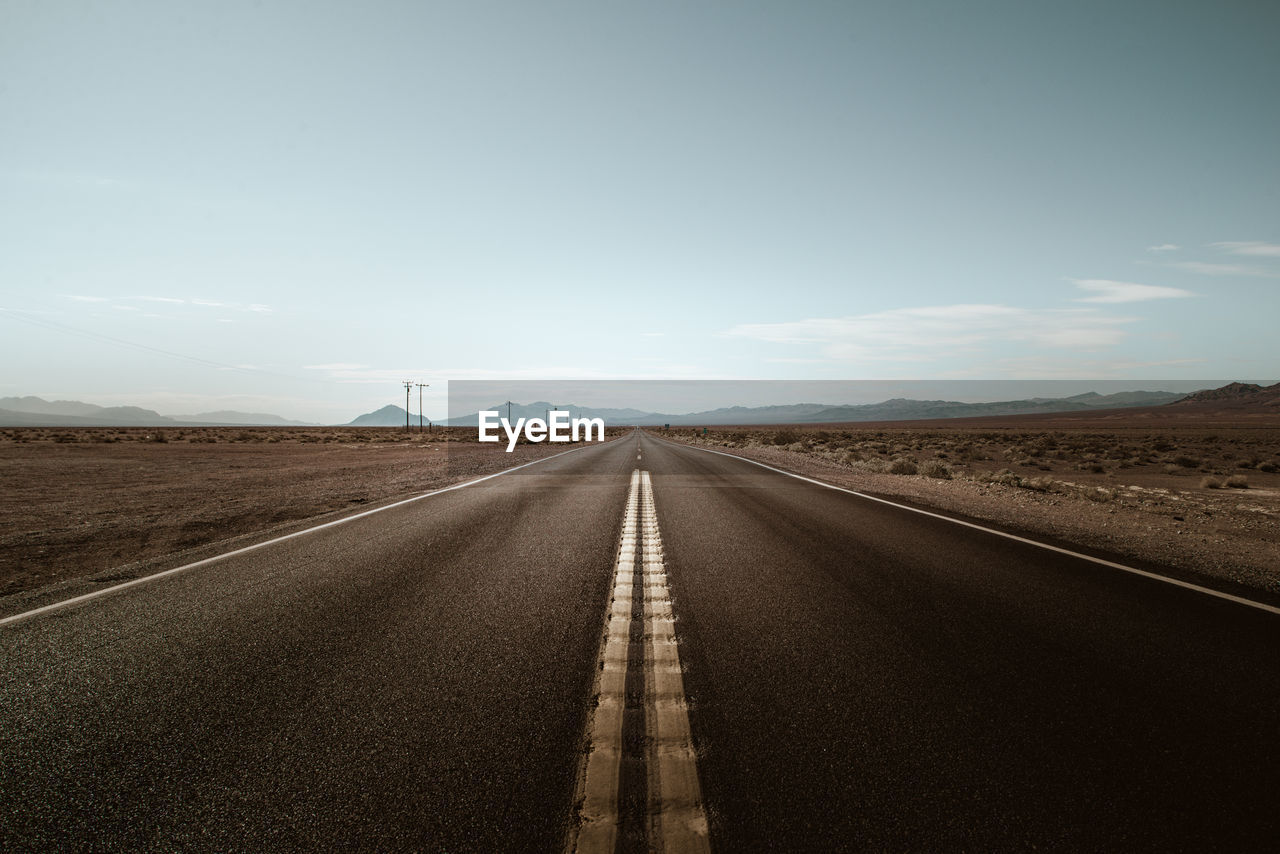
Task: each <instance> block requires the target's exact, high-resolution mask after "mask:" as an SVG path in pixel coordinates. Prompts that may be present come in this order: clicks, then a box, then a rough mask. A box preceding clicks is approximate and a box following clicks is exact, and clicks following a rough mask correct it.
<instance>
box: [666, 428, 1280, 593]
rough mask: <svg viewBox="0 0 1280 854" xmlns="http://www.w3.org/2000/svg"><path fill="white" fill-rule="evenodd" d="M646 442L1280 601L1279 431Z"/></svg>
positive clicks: (762, 432)
mask: <svg viewBox="0 0 1280 854" xmlns="http://www.w3.org/2000/svg"><path fill="white" fill-rule="evenodd" d="M655 435H658V436H661V437H663V438H668V439H673V440H676V441H680V442H683V443H686V444H691V445H695V446H700V447H706V448H710V449H712V450H717V451H722V452H725V453H730V454H735V455H738V456H742V457H745V458H747V459H752V460H756V461H758V462H762V463H766V464H768V465H772V466H775V467H777V468H781V469H785V470H787V471H791V472H795V473H796V474H801V475H805V476H808V477H813V478H816V479H819V480H823V481H826V482H828V483H832V484H835V485H838V486H843V487H846V488H849V489H855V490H858V491H860V492H866V493H869V494H872V495H878V496H883V497H888V498H896V499H901V500H903V501H904V502H906V503H910V504H913V505H916V506H920V507H924V508H933V509H936V510H939V511H941V512H943V513H947V514H953V515H957V516H963V517H966V518H970V519H975V520H982V521H986V522H990V523H994V525H995V526H996V527H1001V528H1004V529H1008V530H1011V531H1018V532H1026V533H1030V534H1035V535H1040V536H1043V537H1045V538H1047V539H1048V540H1050V541H1053V542H1056V543H1060V544H1066V545H1076V546H1079V547H1081V548H1084V549H1089V550H1097V551H1100V552H1104V553H1107V554H1110V555H1118V556H1121V557H1125V558H1129V559H1131V560H1133V561H1135V562H1139V563H1145V564H1150V565H1155V566H1158V567H1167V568H1169V569H1170V570H1171V571H1172V574H1174V575H1177V576H1179V577H1184V578H1189V579H1191V580H1197V579H1204V580H1218V581H1220V582H1226V583H1227V584H1228V586H1235V585H1240V587H1241V588H1243V589H1244V590H1258V591H1266V592H1267V593H1268V594H1280V472H1278V469H1280V432H1278V431H1274V430H1263V431H1238V432H1235V433H1226V434H1224V433H1220V432H1219V433H1204V432H1202V431H1187V432H1185V433H1183V434H1178V433H1177V432H1176V431H1174V433H1172V434H1170V433H1169V432H1168V431H1165V432H1162V433H1142V432H1132V431H1118V432H1116V433H1100V432H1098V431H1097V430H1096V429H1094V430H1089V431H1082V432H1078V433H1071V432H1062V431H1058V432H1045V433H1025V432H1012V431H1004V432H987V431H974V430H968V431H964V430H936V429H935V430H932V431H928V430H920V429H917V430H901V429H899V430H866V431H862V430H844V431H841V430H835V429H832V428H827V429H821V430H819V429H807V428H800V429H795V428H785V429H784V428H778V429H775V430H769V429H761V428H748V429H723V430H712V431H710V432H709V433H708V434H707V435H706V436H702V435H696V436H695V435H691V431H690V432H685V431H672V432H670V433H663V431H655ZM894 472H901V473H894ZM925 472H929V474H926V473H925ZM931 475H932V476H931ZM1228 482H1235V483H1236V484H1237V487H1236V488H1232V487H1228V486H1226V484H1227V483H1228ZM1241 487H1243V488H1241ZM1216 586H1222V585H1221V584H1218V585H1216Z"/></svg>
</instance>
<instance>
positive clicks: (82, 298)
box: [62, 294, 111, 302]
mask: <svg viewBox="0 0 1280 854" xmlns="http://www.w3.org/2000/svg"><path fill="white" fill-rule="evenodd" d="M62 296H63V298H64V299H69V300H75V301H76V302H111V300H109V299H107V298H106V297H86V296H81V295H80V294H63V295H62Z"/></svg>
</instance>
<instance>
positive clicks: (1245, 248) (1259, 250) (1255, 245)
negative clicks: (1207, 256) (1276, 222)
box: [1210, 240, 1280, 258]
mask: <svg viewBox="0 0 1280 854" xmlns="http://www.w3.org/2000/svg"><path fill="white" fill-rule="evenodd" d="M1210 245H1212V246H1215V247H1217V248H1218V249H1222V250H1223V251H1225V252H1230V253H1231V254H1232V255H1255V256H1261V257H1263V258H1280V243H1263V242H1262V241H1260V240H1236V241H1224V242H1222V243H1213V244H1210Z"/></svg>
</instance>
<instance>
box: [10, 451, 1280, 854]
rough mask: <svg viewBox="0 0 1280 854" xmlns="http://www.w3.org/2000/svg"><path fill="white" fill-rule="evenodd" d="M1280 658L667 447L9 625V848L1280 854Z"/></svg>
mask: <svg viewBox="0 0 1280 854" xmlns="http://www.w3.org/2000/svg"><path fill="white" fill-rule="evenodd" d="M1277 652H1280V616H1277V615H1276V614H1275V613H1273V612H1270V611H1266V610H1263V609H1258V608H1252V607H1249V606H1248V605H1244V604H1240V603H1237V602H1233V601H1230V600H1226V599H1221V598H1216V597H1213V596H1210V595H1206V594H1205V593H1201V592H1198V591H1195V590H1190V589H1187V588H1184V587H1178V586H1174V585H1171V584H1166V583H1162V582H1160V581H1158V580H1153V579H1150V578H1146V577H1143V576H1139V575H1134V574H1131V573H1126V572H1124V571H1122V570H1118V569H1115V568H1112V567H1107V566H1104V565H1100V564H1098V563H1094V562H1090V561H1086V560H1083V559H1081V558H1078V557H1073V556H1071V555H1067V554H1063V553H1060V552H1055V551H1050V550H1046V549H1043V548H1039V547H1037V546H1035V545H1033V544H1028V543H1022V542H1018V541H1014V540H1010V539H1008V538H1004V537H1000V536H997V535H995V534H993V533H989V532H985V531H982V530H978V529H975V528H970V527H963V526H960V525H956V524H952V523H949V522H947V521H944V520H939V519H935V518H931V517H928V516H924V515H921V514H918V513H912V512H911V511H909V510H905V509H901V508H896V507H892V506H887V505H884V504H880V503H876V502H873V501H869V500H867V499H865V498H861V497H858V496H855V495H851V494H849V493H847V492H842V491H837V490H832V489H827V488H824V487H822V486H820V485H816V484H813V483H809V482H806V481H804V480H800V479H796V478H792V477H788V476H786V475H785V474H782V473H778V472H774V471H770V470H767V469H765V468H762V467H759V466H756V465H753V464H751V463H748V462H745V461H742V460H739V459H735V458H730V457H725V456H721V455H716V454H711V453H707V452H704V451H700V450H697V449H692V448H687V447H684V446H680V445H676V444H673V443H669V442H664V441H661V440H658V439H656V438H653V437H650V436H647V435H644V434H640V433H637V434H634V435H632V436H629V437H626V438H623V439H620V440H616V441H613V442H610V443H608V444H604V445H598V446H589V447H585V448H581V449H579V450H574V451H572V452H570V453H567V454H564V455H561V456H558V457H555V458H553V459H549V460H546V461H544V462H540V463H537V464H534V465H530V466H527V467H524V468H521V469H520V470H518V471H513V472H510V473H508V474H504V475H502V476H499V477H494V478H490V479H487V480H485V481H483V482H480V483H476V484H474V485H471V486H468V487H465V488H462V489H456V490H452V491H449V492H444V493H441V494H438V495H433V496H430V497H427V498H423V499H422V500H419V501H415V502H412V503H408V504H403V505H400V506H397V507H393V508H391V509H387V510H384V511H381V512H376V513H372V514H369V515H365V516H362V517H361V518H358V519H353V520H351V521H349V522H346V523H344V524H340V525H334V526H330V527H326V528H323V529H319V530H315V531H312V532H310V533H307V534H304V535H302V536H297V537H294V538H292V539H288V540H285V541H282V542H278V543H273V544H269V545H266V546H264V547H262V548H259V549H256V550H253V551H250V552H245V553H242V554H237V555H232V556H228V557H226V558H224V559H222V560H219V561H215V562H212V563H208V564H205V565H201V566H197V567H193V568H191V569H188V570H185V571H182V572H179V573H175V574H172V575H169V576H167V577H165V578H161V579H157V580H154V581H151V582H148V583H145V584H140V585H137V586H134V587H132V588H129V589H124V590H119V591H116V592H112V593H109V594H107V595H104V596H102V597H99V598H95V599H90V600H87V601H82V602H78V603H75V604H72V605H69V606H67V607H65V608H60V609H55V610H51V611H47V612H43V613H39V614H33V615H30V616H27V617H25V618H21V619H18V620H13V621H10V622H7V623H5V624H3V625H0V653H2V655H3V665H2V671H0V848H3V849H5V850H48V849H54V848H56V849H90V848H92V849H95V850H161V849H162V850H220V851H225V850H244V851H260V850H299V849H308V850H310V849H316V848H336V847H351V848H356V849H364V850H449V851H461V850H467V851H499V850H544V851H557V850H562V849H563V848H564V847H565V846H566V845H568V846H571V847H573V846H576V847H579V848H580V850H600V849H599V848H598V847H597V848H593V847H592V846H598V845H605V846H608V847H609V848H615V847H616V849H617V850H643V849H644V848H647V847H661V846H663V845H664V844H665V845H667V846H668V847H671V848H672V849H673V850H699V847H700V846H701V847H705V845H706V844H707V843H709V846H710V848H711V849H712V850H719V851H743V850H761V849H772V850H792V851H814V850H873V851H875V850H1026V849H1030V848H1048V849H1054V850H1098V849H1110V850H1135V849H1146V850H1205V849H1219V850H1265V849H1268V848H1271V847H1272V845H1273V844H1274V840H1275V839H1276V838H1280V809H1278V808H1277V806H1276V805H1277V804H1278V803H1280V771H1278V770H1277V768H1278V766H1277V763H1276V761H1275V760H1276V757H1277V756H1280V668H1276V667H1275V660H1276V656H1277ZM602 828H603V830H604V831H605V832H600V833H597V832H596V831H597V830H600V829H602ZM601 839H603V840H604V842H603V843H601V842H599V840H601Z"/></svg>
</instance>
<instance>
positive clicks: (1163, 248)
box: [1147, 243, 1181, 253]
mask: <svg viewBox="0 0 1280 854" xmlns="http://www.w3.org/2000/svg"><path fill="white" fill-rule="evenodd" d="M1180 248H1181V247H1180V246H1178V245H1177V244H1176V243H1161V244H1160V245H1159V246H1148V247H1147V251H1148V252H1155V253H1159V252H1177V251H1178V250H1179V249H1180Z"/></svg>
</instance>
